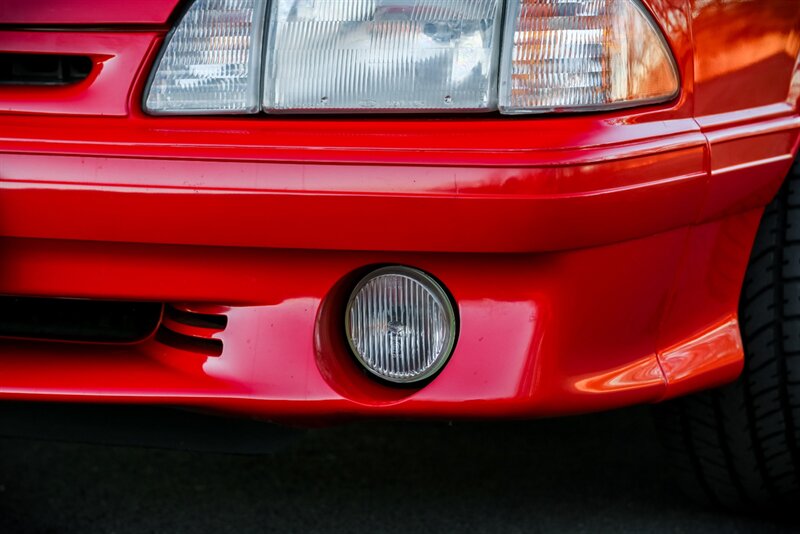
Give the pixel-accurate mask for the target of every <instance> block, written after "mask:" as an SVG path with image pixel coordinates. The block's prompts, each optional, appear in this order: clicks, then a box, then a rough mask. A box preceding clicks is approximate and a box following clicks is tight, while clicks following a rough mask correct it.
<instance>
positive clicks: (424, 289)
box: [345, 267, 456, 383]
mask: <svg viewBox="0 0 800 534" xmlns="http://www.w3.org/2000/svg"><path fill="white" fill-rule="evenodd" d="M345 330H346V333H347V340H348V342H349V343H350V348H351V349H352V350H353V354H354V355H355V357H356V359H358V361H359V362H360V363H361V365H362V366H363V367H364V368H365V369H366V370H367V371H369V372H370V373H372V374H373V375H375V376H377V377H379V378H381V379H383V380H386V381H389V382H394V383H412V382H420V381H422V380H426V379H428V378H430V377H432V376H433V375H435V374H436V373H437V372H438V371H439V370H440V369H441V368H442V367H443V366H444V364H445V363H446V362H447V359H448V358H449V357H450V353H451V352H452V350H453V345H454V344H455V335H456V316H455V311H454V310H453V306H452V304H451V303H450V298H449V297H448V296H447V293H445V291H444V289H442V287H441V286H440V285H439V283H438V282H436V281H435V280H434V279H433V278H431V277H430V276H428V275H427V274H425V273H423V272H422V271H418V270H417V269H411V268H409V267H386V268H383V269H378V270H376V271H373V272H372V273H370V274H368V275H367V276H366V277H365V278H364V279H363V280H362V281H361V282H360V283H359V284H358V285H357V286H356V288H355V290H354V291H353V294H352V295H351V297H350V301H349V302H348V304H347V310H346V312H345Z"/></svg>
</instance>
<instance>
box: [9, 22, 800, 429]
mask: <svg viewBox="0 0 800 534" xmlns="http://www.w3.org/2000/svg"><path fill="white" fill-rule="evenodd" d="M0 33H2V32H0ZM14 34H16V32H5V33H4V36H5V37H6V38H7V39H9V40H13V35H14ZM160 35H161V34H159V33H154V34H148V33H141V34H138V33H129V34H127V35H125V37H124V39H123V38H119V37H116V36H113V35H105V34H103V33H102V32H98V33H94V34H91V35H89V36H87V35H86V34H83V35H82V36H81V43H82V46H83V47H84V48H85V47H86V46H87V42H88V43H89V44H90V45H91V46H94V47H95V48H94V50H95V51H96V53H97V54H98V57H101V56H102V57H107V56H108V57H111V58H112V59H110V60H103V61H106V62H107V63H108V64H107V67H106V68H105V70H101V72H100V75H98V77H97V78H96V79H93V80H89V81H88V82H87V83H89V84H90V85H91V84H106V85H101V86H100V88H99V89H98V90H97V91H96V93H95V95H96V96H95V97H94V98H95V100H94V101H93V102H94V103H93V105H98V102H99V103H100V104H102V107H103V109H104V110H106V111H105V112H104V113H105V114H107V115H108V116H105V117H94V118H92V117H85V116H80V114H79V113H80V110H81V106H83V105H84V104H85V102H84V100H82V99H86V98H90V99H91V91H89V94H90V97H87V96H86V94H87V93H86V92H83V93H81V94H82V96H75V100H74V102H73V106H72V107H70V108H69V109H67V108H64V109H58V110H54V109H43V108H42V106H45V107H47V106H52V105H53V104H52V102H53V101H52V100H50V101H44V100H41V99H40V100H37V99H36V98H33V97H31V96H30V95H28V94H27V93H26V94H22V93H19V94H17V93H11V94H9V93H6V94H0V96H2V97H3V98H4V99H5V101H9V100H13V101H14V102H15V104H14V106H15V107H16V109H20V108H25V107H26V106H27V108H25V109H26V110H27V111H29V112H31V113H34V115H22V114H6V115H3V116H0V125H2V129H1V130H0V294H12V295H34V296H49V297H80V298H99V299H126V300H131V299H133V300H152V301H157V302H165V303H175V304H181V305H184V306H186V307H188V308H192V309H200V310H214V311H215V312H218V313H223V314H225V315H227V317H228V323H227V326H226V327H225V329H224V330H222V331H220V332H213V333H206V334H207V335H209V336H211V337H213V338H214V339H219V340H221V341H222V346H223V349H222V354H221V355H219V356H204V355H200V354H196V353H193V352H189V351H183V350H179V349H175V348H170V347H169V346H167V345H164V344H162V343H160V342H159V341H158V340H157V339H156V338H150V339H148V340H147V341H145V342H143V343H139V344H135V345H126V346H103V345H79V344H63V343H43V342H31V341H14V340H0V396H2V397H4V398H18V399H49V400H86V401H104V402H105V401H113V402H147V403H169V404H182V405H193V406H200V407H205V408H211V409H222V410H230V411H239V412H244V413H251V414H257V415H261V416H265V417H273V418H281V417H283V418H297V417H301V416H309V417H319V416H346V415H355V414H358V415H396V416H436V417H457V416H465V417H466V416H539V415H553V414H561V413H574V412H580V411H591V410H600V409H606V408H611V407H616V406H622V405H626V404H632V403H640V402H652V401H658V400H660V399H664V398H667V397H670V396H674V395H679V394H684V393H687V392H689V391H692V390H696V389H699V388H705V387H710V386H713V385H716V384H719V383H722V382H725V381H728V380H731V379H733V378H734V377H735V376H736V374H737V373H738V371H739V369H740V367H741V363H742V347H741V342H740V338H739V333H738V323H737V320H736V313H737V302H738V296H739V290H740V287H741V281H742V277H743V273H744V269H745V266H746V263H747V259H748V256H749V253H750V248H751V244H752V239H753V235H754V233H755V230H756V227H757V225H758V221H759V217H760V214H761V211H762V209H763V206H764V205H765V204H766V203H767V202H768V201H769V199H770V198H771V197H772V195H773V194H774V193H775V191H776V190H777V188H778V186H779V184H780V182H781V180H782V178H783V176H784V175H785V174H786V172H787V170H788V168H789V165H790V164H791V161H792V159H793V155H794V154H795V152H796V142H797V137H798V131H800V120H798V118H797V116H796V115H795V113H794V110H793V108H792V107H790V106H788V105H775V106H767V107H765V108H762V109H758V110H752V112H748V113H741V114H738V113H734V114H730V115H727V116H718V117H712V118H711V119H710V120H709V121H708V122H707V123H704V124H703V127H702V128H701V125H700V124H698V122H696V121H695V120H694V119H692V118H691V115H692V109H691V102H690V100H689V96H687V95H690V87H691V79H689V78H688V77H685V78H684V84H685V87H684V91H683V93H682V94H683V96H682V97H681V99H679V101H677V102H674V103H672V104H670V105H668V106H662V107H660V108H657V109H656V108H654V109H644V110H638V111H634V112H630V111H628V112H616V113H610V114H606V115H602V116H588V115H587V116H576V117H552V118H537V119H520V120H515V119H510V118H504V119H501V118H497V117H492V116H487V117H478V118H475V117H470V118H447V119H429V118H413V119H388V118H380V117H378V118H362V119H352V118H349V119H348V118H345V119H328V120H325V119H319V120H318V119H296V118H294V119H286V118H274V117H273V118H269V119H268V120H267V119H239V120H232V119H171V118H159V119H154V118H149V117H144V116H142V115H140V114H139V113H138V112H137V111H136V105H135V103H136V102H137V101H138V98H139V94H140V93H137V92H136V91H134V93H133V94H128V93H127V92H126V93H124V95H125V96H124V98H122V99H121V100H120V99H119V98H112V97H111V96H113V94H112V93H108V89H109V88H112V89H113V87H114V85H113V84H114V83H116V82H114V80H117V81H118V82H119V84H120V85H119V87H125V88H127V87H130V86H131V85H132V86H133V87H138V88H139V89H138V91H140V89H141V84H142V80H143V77H144V74H145V73H146V72H147V69H146V66H147V63H148V62H145V64H144V65H143V66H142V67H141V68H140V69H139V70H138V71H130V70H129V69H128V68H127V67H125V65H126V57H127V55H126V54H130V55H136V54H142V53H145V51H147V50H149V52H147V53H148V54H149V55H148V57H149V58H150V59H149V60H151V59H152V55H153V52H154V50H156V49H157V45H158V40H159V38H160ZM9 36H10V37H9ZM36 39H37V40H38V42H40V44H41V48H42V49H43V50H49V49H63V48H64V47H67V48H68V47H69V45H70V42H71V41H70V39H69V35H67V37H64V34H62V33H58V32H53V33H52V34H49V35H48V34H47V32H42V33H41V35H37V36H36ZM87 39H88V41H87ZM122 42H124V46H122V45H121V44H120V43H122ZM25 45H26V46H27V47H28V48H29V47H30V45H31V43H30V38H29V37H26V42H25ZM679 52H680V51H679ZM678 57H679V60H680V61H681V62H682V66H683V67H684V71H685V70H686V69H685V67H686V62H687V61H689V59H687V58H689V52H687V51H686V50H684V51H683V52H681V53H679V54H678ZM149 60H148V61H149ZM115 61H116V63H115ZM122 67H125V68H122ZM114 76H117V77H116V78H115V77H114ZM126 76H128V78H126ZM130 76H133V79H130ZM119 80H121V81H119ZM109 84H111V85H109ZM97 95H102V96H97ZM109 95H111V96H109ZM3 98H0V101H2V100H3ZM65 98H70V95H65ZM97 98H100V100H97ZM48 102H49V103H48ZM87 105H88V104H87ZM37 106H38V107H37ZM75 110H78V111H77V112H76V114H75V115H74V116H67V115H66V114H68V113H72V112H73V111H75ZM53 112H58V114H53ZM381 264H405V265H410V266H414V267H417V268H420V269H423V270H425V271H428V272H430V273H432V274H433V275H435V276H436V277H437V278H438V279H439V280H441V281H442V282H443V283H444V284H445V285H446V287H447V288H448V289H449V291H450V292H451V293H452V295H453V297H454V299H455V301H456V304H457V307H458V313H459V317H460V332H459V337H458V340H457V344H456V348H455V352H454V354H453V356H452V358H451V359H450V361H449V363H448V364H447V366H446V367H445V368H444V370H443V371H442V373H441V374H440V375H439V376H438V377H437V378H436V379H435V380H434V381H433V382H432V383H430V384H428V385H427V386H425V387H424V388H422V389H393V388H390V387H387V386H384V385H380V384H378V383H376V382H373V381H372V380H370V379H369V378H368V377H366V376H365V375H364V374H363V373H362V372H361V371H360V370H359V369H358V368H357V366H356V364H355V363H354V360H353V359H352V358H351V357H350V355H349V354H348V352H347V349H346V344H345V343H343V342H342V339H341V338H342V329H343V327H342V317H343V315H342V306H341V300H342V295H343V294H345V293H346V292H347V290H348V289H349V288H351V287H352V285H353V284H354V282H355V278H356V277H357V276H358V274H359V273H362V272H364V270H365V269H367V268H369V267H370V266H374V265H381ZM201 334H202V333H201ZM206 334H202V335H206Z"/></svg>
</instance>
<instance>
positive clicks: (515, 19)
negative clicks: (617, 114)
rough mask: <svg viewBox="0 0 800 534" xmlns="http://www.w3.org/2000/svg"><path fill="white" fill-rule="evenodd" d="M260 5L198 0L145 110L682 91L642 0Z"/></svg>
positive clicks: (411, 104)
mask: <svg viewBox="0 0 800 534" xmlns="http://www.w3.org/2000/svg"><path fill="white" fill-rule="evenodd" d="M266 6H267V0H195V2H194V3H193V4H192V5H191V6H190V7H189V9H188V10H187V12H186V14H185V15H184V17H183V18H182V19H181V21H180V22H179V24H178V25H177V27H176V28H175V29H174V30H173V32H172V33H171V34H170V36H168V38H167V40H166V43H165V45H164V49H163V50H162V53H161V55H160V58H159V61H158V62H157V65H156V69H155V71H154V73H153V75H152V76H151V81H150V83H149V85H148V88H147V91H146V95H145V103H144V107H145V110H146V111H148V112H150V113H154V114H200V113H256V112H257V111H258V110H259V108H263V110H264V111H266V112H267V113H279V112H280V113H342V112H365V111H373V112H422V111H436V112H443V111H446V112H476V111H497V110H499V111H500V112H501V113H507V114H518V113H541V112H547V111H560V112H564V111H585V110H600V109H610V108H618V107H623V106H631V105H639V104H648V103H657V102H664V101H667V100H670V99H672V98H674V97H675V96H676V95H677V94H678V91H679V78H678V69H677V67H676V65H675V61H674V58H673V57H672V53H671V52H670V50H669V47H668V45H667V43H666V41H665V40H664V37H663V35H662V34H661V32H660V30H659V29H658V27H657V25H656V24H655V22H654V21H653V20H652V18H651V17H650V15H649V13H648V12H647V11H646V9H645V8H644V7H643V6H642V5H641V4H640V3H639V0H415V1H413V2H412V1H411V0H271V2H270V9H269V10H267V9H266ZM504 10H505V14H504ZM503 21H505V26H504V28H503V24H502V23H503ZM265 28H266V32H265ZM265 33H266V34H267V36H266V46H264V41H265V38H264V34H265ZM501 37H502V38H501ZM262 88H263V89H262Z"/></svg>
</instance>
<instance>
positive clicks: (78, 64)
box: [0, 52, 92, 85]
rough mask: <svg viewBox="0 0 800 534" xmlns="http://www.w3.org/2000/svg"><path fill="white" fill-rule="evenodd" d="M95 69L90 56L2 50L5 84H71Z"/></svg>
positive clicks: (0, 68)
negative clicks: (22, 52)
mask: <svg viewBox="0 0 800 534" xmlns="http://www.w3.org/2000/svg"><path fill="white" fill-rule="evenodd" d="M91 72H92V60H91V59H90V58H88V57H86V56H72V55H59V54H18V53H7V52H4V53H0V84H2V85H69V84H73V83H78V82H81V81H83V80H85V79H86V78H87V77H88V76H89V74H90V73H91Z"/></svg>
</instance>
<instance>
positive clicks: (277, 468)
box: [0, 408, 800, 534]
mask: <svg viewBox="0 0 800 534" xmlns="http://www.w3.org/2000/svg"><path fill="white" fill-rule="evenodd" d="M799 504H800V503H799ZM798 525H800V523H798ZM717 531H719V532H726V533H733V532H758V533H766V532H791V531H797V529H796V528H795V529H794V530H793V529H792V525H788V524H782V525H781V524H776V523H773V522H770V521H768V520H764V519H759V518H751V517H746V516H736V515H730V514H725V513H721V512H717V511H713V510H708V509H705V508H702V507H698V506H696V505H694V504H693V503H691V502H689V501H687V500H686V499H685V498H684V497H683V496H682V495H681V494H680V493H679V492H677V491H676V489H675V488H674V487H673V486H672V484H671V482H670V478H669V468H668V466H667V465H666V464H665V463H664V461H663V457H662V451H661V448H660V446H659V443H658V440H657V437H656V433H655V430H654V428H653V426H652V423H651V421H650V417H649V411H648V409H647V408H635V409H630V410H623V411H618V412H613V413H606V414H597V415H591V416H581V417H573V418H565V419H554V420H543V421H532V422H501V423H471V422H470V423H467V422H455V423H447V422H444V423H439V422H436V423H430V422H425V423H419V422H413V423H412V422H364V423H357V424H348V425H343V426H337V427H332V428H320V429H315V430H310V431H308V432H305V433H304V434H303V435H302V436H301V437H299V438H298V439H296V440H294V441H292V442H291V443H290V444H289V445H287V446H286V447H284V448H282V449H281V450H279V451H277V452H274V453H271V454H264V455H232V454H219V453H198V452H185V451H175V450H160V449H145V448H135V447H120V446H115V447H109V446H99V445H85V444H76V443H60V442H52V441H40V440H32V439H10V438H3V439H0V532H3V533H26V532H54V533H56V532H58V533H61V532H75V533H82V534H86V533H93V532H103V533H129V532H131V533H145V532H147V533H149V532H158V533H160V532H164V533H180V532H191V533H202V532H209V533H214V534H222V533H227V532H232V533H237V534H241V533H249V532H303V533H315V532H326V533H328V532H365V533H370V534H372V533H384V532H386V533H394V532H397V533H404V534H407V533H410V532H447V533H451V532H500V533H514V532H520V533H522V532H524V533H526V534H527V533H536V532H558V533H564V532H591V533H598V532H615V533H617V532H648V533H650V532H717Z"/></svg>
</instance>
